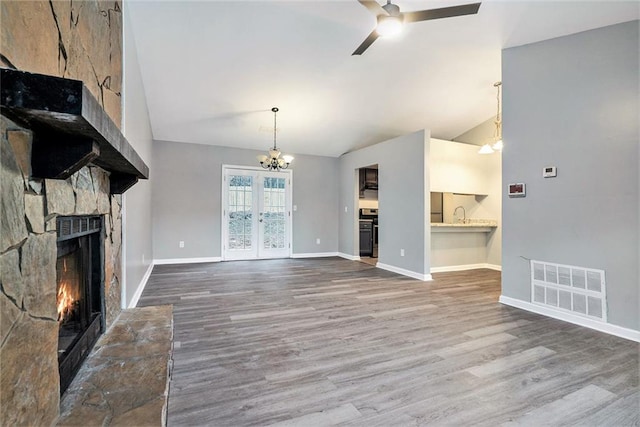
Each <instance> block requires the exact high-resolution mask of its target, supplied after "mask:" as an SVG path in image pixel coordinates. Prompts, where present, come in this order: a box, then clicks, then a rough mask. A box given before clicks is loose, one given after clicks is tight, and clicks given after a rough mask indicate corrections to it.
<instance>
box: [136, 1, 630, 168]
mask: <svg viewBox="0 0 640 427" xmlns="http://www.w3.org/2000/svg"><path fill="white" fill-rule="evenodd" d="M379 1H380V3H381V4H382V3H383V2H384V0H379ZM471 2H473V1H469V0H442V1H440V0H438V1H435V0H434V1H426V0H425V1H417V0H416V1H407V0H397V1H395V3H396V4H398V5H399V6H400V8H401V10H402V11H412V10H421V9H431V8H438V7H446V6H453V5H457V4H465V3H471ZM127 4H128V6H127V7H128V10H129V12H130V18H131V23H132V28H133V33H134V36H135V40H136V46H137V49H138V55H139V61H140V69H141V73H142V78H143V83H144V86H145V93H146V97H147V104H148V108H149V114H150V118H151V125H152V130H153V135H154V138H155V139H158V140H168V141H177V142H192V143H199V144H211V145H222V146H231V147H240V148H252V149H260V150H264V149H267V148H269V146H271V145H272V143H273V113H272V112H271V108H272V107H274V106H277V107H279V109H280V112H279V113H278V126H277V127H278V146H279V147H280V148H281V149H282V150H283V151H284V152H286V153H291V154H315V155H325V156H339V155H340V154H342V153H344V152H347V151H351V150H353V149H356V148H359V147H363V146H366V145H370V144H373V143H376V142H380V141H384V140H386V139H389V138H391V137H395V136H398V135H403V134H407V133H410V132H413V131H416V130H419V129H424V128H427V129H430V130H431V134H432V136H433V137H436V138H441V139H452V138H454V137H456V136H457V135H460V134H462V133H463V132H465V131H467V130H469V129H470V128H472V127H474V126H476V125H478V124H480V123H482V122H484V121H486V120H487V119H489V118H490V117H492V115H494V114H495V110H496V100H495V96H496V92H495V88H494V87H493V84H494V83H495V82H496V81H499V80H500V79H501V77H500V70H501V50H502V49H504V48H508V47H513V46H519V45H523V44H528V43H534V42H538V41H541V40H546V39H550V38H554V37H559V36H563V35H567V34H572V33H576V32H580V31H585V30H589V29H593V28H597V27H603V26H607V25H612V24H616V23H620V22H626V21H630V20H634V19H639V17H640V13H639V9H640V3H639V2H637V1H563V2H558V1H519V0H508V1H486V0H485V1H483V2H482V5H481V6H480V10H479V12H478V14H477V15H468V16H462V17H456V18H448V19H441V20H433V21H425V22H416V23H412V24H409V25H408V26H407V27H406V29H405V31H404V32H403V34H402V35H401V36H399V37H398V38H394V39H378V40H377V41H376V42H375V43H374V44H373V45H372V46H371V47H370V48H369V49H368V50H367V51H366V52H365V53H364V54H363V55H362V56H352V55H351V53H352V52H353V51H354V50H355V48H356V47H357V46H358V45H359V44H360V43H361V42H362V41H363V40H364V39H365V37H366V36H367V35H368V34H369V33H370V32H371V30H372V29H373V28H374V26H375V22H376V18H375V16H374V15H373V14H372V13H371V12H370V11H369V10H367V9H366V8H365V7H363V6H362V5H361V4H359V3H358V2H357V1H356V0H334V1H311V0H298V1H188V0H186V1H139V0H132V1H129V2H127ZM594 54H597V52H594ZM503 90H504V91H508V90H509V88H508V86H506V87H504V89H503Z"/></svg>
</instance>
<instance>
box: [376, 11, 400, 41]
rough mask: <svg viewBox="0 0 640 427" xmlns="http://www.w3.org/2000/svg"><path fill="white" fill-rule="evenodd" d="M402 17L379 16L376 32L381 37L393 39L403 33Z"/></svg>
mask: <svg viewBox="0 0 640 427" xmlns="http://www.w3.org/2000/svg"><path fill="white" fill-rule="evenodd" d="M402 28H403V22H402V15H399V16H385V15H379V16H378V26H377V27H376V32H377V33H378V35H379V36H380V37H393V36H397V35H398V34H400V33H401V32H402Z"/></svg>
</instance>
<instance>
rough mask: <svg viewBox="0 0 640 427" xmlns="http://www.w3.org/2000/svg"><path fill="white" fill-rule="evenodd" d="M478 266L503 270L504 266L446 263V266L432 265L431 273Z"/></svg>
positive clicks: (472, 268) (463, 269)
mask: <svg viewBox="0 0 640 427" xmlns="http://www.w3.org/2000/svg"><path fill="white" fill-rule="evenodd" d="M478 268H488V269H490V270H496V271H502V266H499V265H495V264H487V263H481V264H463V265H446V266H444V267H431V273H447V272H450V271H465V270H475V269H478Z"/></svg>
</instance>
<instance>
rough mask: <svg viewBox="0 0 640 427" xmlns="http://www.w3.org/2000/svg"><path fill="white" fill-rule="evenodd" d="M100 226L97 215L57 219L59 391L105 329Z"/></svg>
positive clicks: (101, 232) (99, 218)
mask: <svg viewBox="0 0 640 427" xmlns="http://www.w3.org/2000/svg"><path fill="white" fill-rule="evenodd" d="M103 229H104V227H103V218H102V217H101V216H74V217H58V218H57V234H58V238H57V248H58V254H57V262H56V281H57V285H56V294H57V297H56V305H57V310H58V325H59V330H58V366H59V372H60V394H62V393H64V392H65V390H66V389H67V388H68V387H69V385H70V384H71V381H72V380H73V378H74V377H75V375H76V373H77V372H78V369H80V366H81V365H82V363H83V362H84V360H85V359H86V357H87V356H88V354H89V352H90V351H91V348H92V347H93V345H94V344H95V342H96V341H97V339H98V337H99V336H100V334H102V332H103V331H104V329H105V316H104V312H105V303H104V273H103V272H104V253H103V252H104V251H103V247H104V235H103V234H104V233H103Z"/></svg>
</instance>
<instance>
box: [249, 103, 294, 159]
mask: <svg viewBox="0 0 640 427" xmlns="http://www.w3.org/2000/svg"><path fill="white" fill-rule="evenodd" d="M271 111H273V148H271V149H270V150H269V154H268V155H264V154H262V155H259V156H256V159H258V162H260V166H262V167H263V168H264V169H268V170H272V171H279V170H281V169H286V168H288V167H289V165H290V164H291V161H292V160H293V156H288V155H283V156H282V158H281V157H280V150H279V149H278V146H277V145H276V133H277V130H278V128H277V127H276V125H277V115H278V111H279V110H278V107H273V108H272V109H271Z"/></svg>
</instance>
